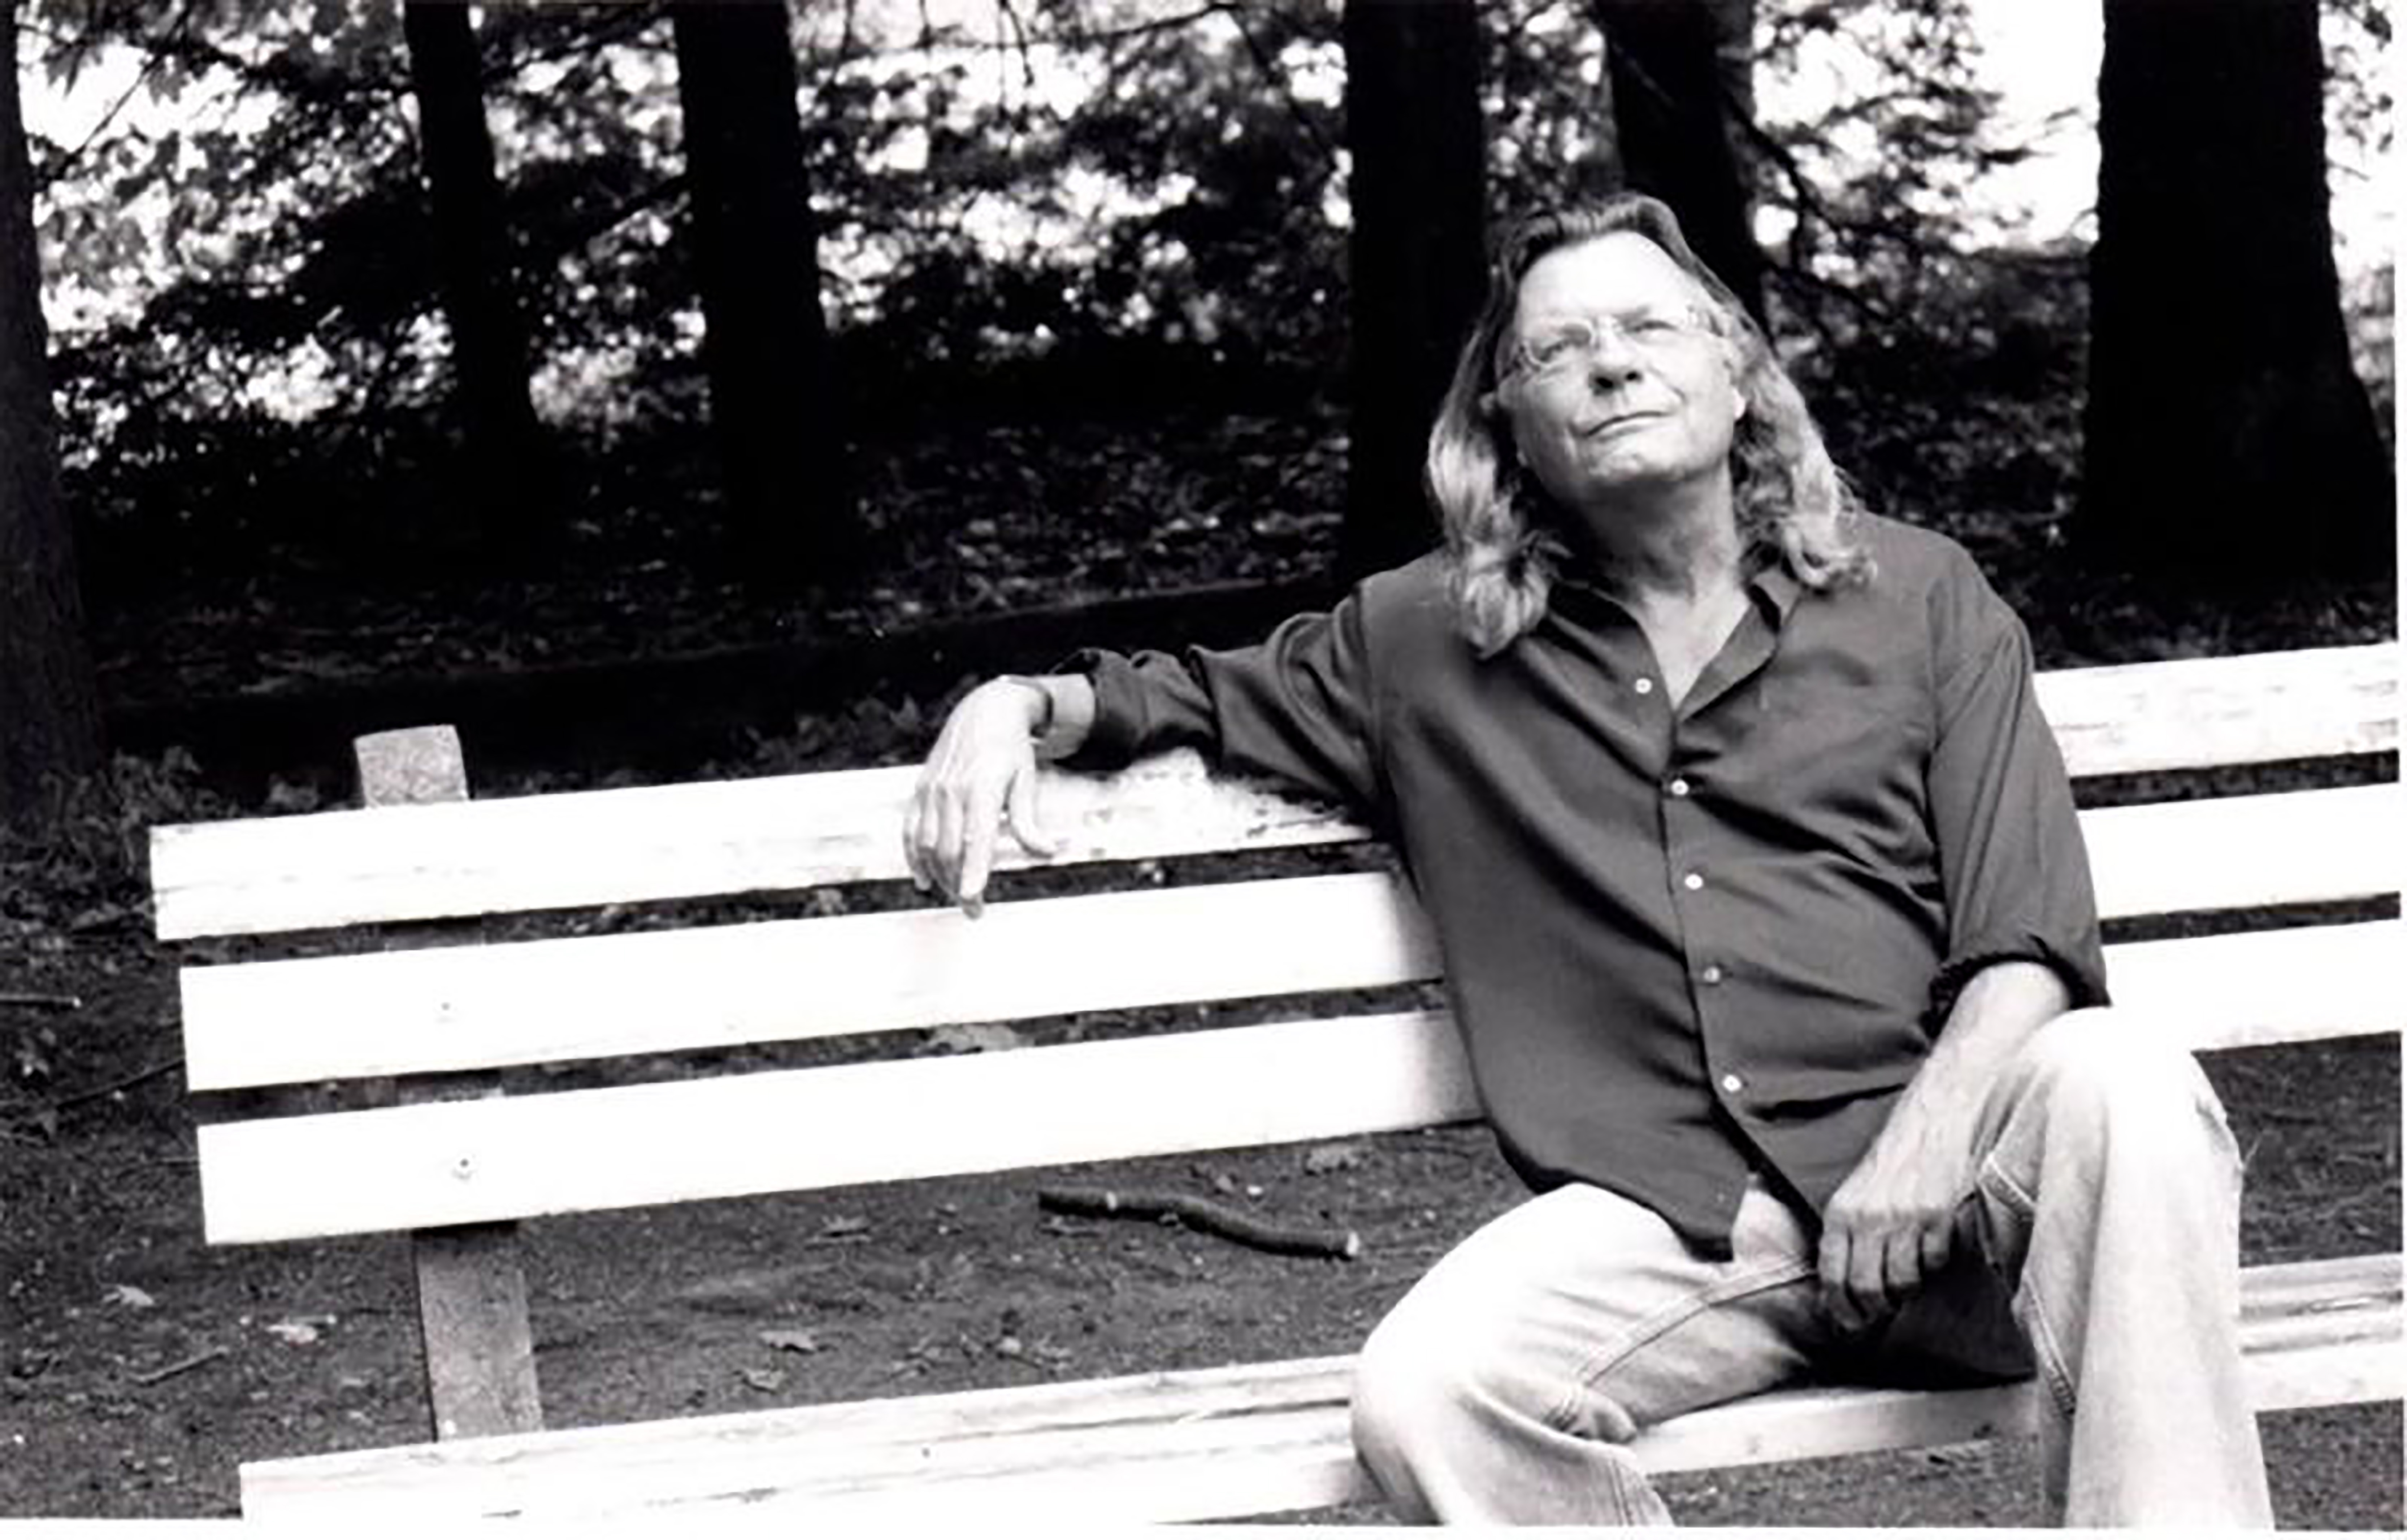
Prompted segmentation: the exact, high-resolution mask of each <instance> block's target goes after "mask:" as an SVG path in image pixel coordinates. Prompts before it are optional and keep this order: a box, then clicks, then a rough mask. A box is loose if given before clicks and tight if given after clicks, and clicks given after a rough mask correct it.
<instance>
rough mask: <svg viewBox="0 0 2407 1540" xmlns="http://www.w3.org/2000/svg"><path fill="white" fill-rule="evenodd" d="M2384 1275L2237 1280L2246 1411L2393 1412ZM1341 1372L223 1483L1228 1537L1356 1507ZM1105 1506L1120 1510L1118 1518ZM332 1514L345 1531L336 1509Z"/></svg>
mask: <svg viewBox="0 0 2407 1540" xmlns="http://www.w3.org/2000/svg"><path fill="white" fill-rule="evenodd" d="M2242 1337H2243V1344H2244V1346H2245V1348H2246V1350H2247V1353H2248V1372H2249V1380H2250V1387H2251V1391H2252V1394H2253V1396H2254V1398H2255V1401H2256V1404H2257V1406H2258V1407H2259V1408H2260V1409H2263V1410H2273V1409H2282V1408H2288V1407H2294V1406H2318V1405H2329V1404H2335V1403H2339V1402H2343V1401H2354V1400H2362V1399H2372V1398H2376V1397H2381V1396H2392V1395H2397V1394H2398V1393H2400V1390H2401V1388H2402V1385H2407V1355H2402V1353H2401V1350H2400V1259H2399V1258H2398V1257H2396V1256H2365V1257H2348V1258H2340V1259H2334V1260H2330V1261H2324V1262H2314V1263H2298V1264H2276V1265H2273V1266H2266V1267H2256V1268H2250V1269H2248V1270H2247V1271H2246V1272H2245V1273H2244V1274H2243V1304H2242ZM1351 1363H1352V1360H1351V1359H1349V1358H1345V1357H1333V1358H1321V1359H1309V1360H1297V1361H1291V1362H1288V1363H1265V1364H1259V1365H1241V1366H1236V1367H1232V1368H1219V1369H1209V1370H1202V1371H1189V1372H1182V1373H1169V1374H1158V1375H1148V1376H1142V1377H1129V1378H1118V1379H1109V1380H1089V1381H1083V1382H1075V1383H1070V1384H1048V1385H1038V1386H1033V1387H1029V1388H1026V1389H1003V1390H987V1391H972V1392H960V1393H956V1394H952V1395H947V1396H928V1397H914V1398H907V1399H901V1400H892V1401H872V1402H856V1403H849V1404H843V1405H832V1406H805V1407H795V1408H788V1409H782V1410H776V1411H770V1412H761V1413H745V1414H737V1415H733V1416H719V1417H711V1418H694V1419H686V1420H672V1421H667V1422H662V1423H650V1424H635V1425H621V1426H618V1427H611V1428H600V1429H591V1430H582V1429H577V1430H566V1431H562V1432H556V1433H545V1434H522V1435H517V1436H513V1437H506V1438H491V1439H476V1440H468V1441H464V1442H458V1443H452V1444H446V1445H418V1446H411V1447H407V1448H395V1449H378V1450H364V1451H357V1452H350V1453H343V1454H332V1455H319V1456H312V1457H306V1458H304V1459H299V1460H290V1461H278V1462H260V1463H253V1464H248V1465H245V1466H244V1467H243V1471H242V1478H243V1507H244V1510H245V1512H246V1514H247V1515H249V1516H250V1517H254V1518H265V1519H301V1518H312V1517H317V1516H318V1515H320V1513H331V1512H335V1511H336V1510H337V1509H340V1508H345V1507H346V1506H347V1505H357V1504H363V1503H372V1504H374V1505H375V1509H374V1511H376V1512H377V1513H378V1515H379V1516H380V1517H398V1516H401V1515H408V1516H410V1517H413V1518H420V1517H422V1518H434V1517H446V1516H458V1515H465V1514H473V1513H492V1512H516V1513H526V1514H534V1515H541V1516H547V1517H574V1516H577V1515H578V1514H581V1513H588V1512H597V1511H605V1510H610V1509H623V1507H625V1506H627V1505H634V1506H637V1507H642V1506H671V1505H711V1506H718V1505H728V1506H736V1505H741V1506H743V1507H746V1508H753V1507H759V1506H763V1505H771V1506H776V1505H788V1504H802V1503H808V1504H812V1505H814V1507H815V1516H816V1517H824V1518H839V1519H842V1518H858V1519H903V1518H906V1517H907V1518H914V1519H918V1518H929V1519H933V1518H937V1517H942V1516H945V1515H947V1514H950V1515H954V1516H961V1515H965V1514H968V1513H971V1512H976V1513H977V1514H979V1515H980V1516H981V1518H982V1519H984V1520H985V1521H989V1522H990V1521H992V1520H993V1519H995V1518H996V1517H998V1516H1002V1515H1007V1514H1009V1513H1029V1512H1036V1511H1043V1510H1044V1508H1045V1505H1050V1504H1055V1503H1058V1502H1059V1501H1062V1500H1067V1499H1073V1498H1075V1502H1074V1504H1073V1505H1072V1507H1071V1508H1069V1509H1066V1510H1063V1509H1059V1508H1057V1509H1055V1511H1075V1512H1077V1513H1079V1514H1080V1515H1081V1516H1092V1517H1097V1518H1105V1519H1137V1518H1145V1519H1207V1518H1236V1517H1246V1516H1251V1515H1260V1514H1264V1513H1275V1512H1280V1511H1284V1510H1287V1509H1291V1508H1303V1507H1310V1506H1319V1505H1329V1504H1334V1503H1340V1502H1346V1501H1350V1500H1353V1499H1356V1498H1360V1497H1366V1496H1369V1495H1370V1489H1369V1488H1368V1486H1367V1485H1366V1484H1364V1482H1363V1478H1362V1476H1361V1474H1360V1470H1359V1468H1358V1467H1357V1466H1356V1465H1355V1462H1354V1459H1353V1453H1352V1449H1351V1447H1350V1444H1349V1442H1348V1438H1347V1430H1346V1409H1345V1408H1346V1394H1347V1390H1348V1382H1349V1379H1350V1369H1351ZM2032 1413H2033V1407H2032V1405H2031V1403H2030V1392H2029V1389H2028V1388H2027V1387H2024V1386H2008V1387H2001V1388H1995V1389H1984V1390H1977V1391H1961V1392H1942V1393H1937V1394H1932V1393H1928V1392H1898V1391H1879V1390H1867V1389H1860V1388H1851V1387H1804V1388H1799V1389H1794V1390H1788V1391H1782V1392H1773V1393H1772V1394H1769V1395H1764V1396H1759V1397H1755V1398H1751V1399H1750V1400H1748V1401H1745V1402H1743V1403H1740V1404H1737V1405H1735V1406H1724V1407H1715V1408H1711V1409H1708V1410H1706V1411H1702V1412H1698V1413H1693V1414H1691V1415H1689V1416H1688V1417H1683V1418H1680V1419H1678V1420H1674V1421H1673V1422H1670V1423H1667V1424H1664V1425H1662V1426H1661V1427H1659V1428H1654V1429H1650V1430H1648V1431H1647V1432H1646V1433H1645V1434H1643V1435H1642V1436H1641V1438H1640V1439H1639V1441H1638V1442H1637V1444H1636V1445H1635V1446H1634V1448H1636V1450H1637V1451H1638V1453H1639V1454H1640V1456H1641V1458H1642V1459H1644V1460H1645V1462H1646V1464H1647V1465H1648V1467H1649V1468H1650V1469H1653V1470H1657V1471H1670V1470H1686V1469H1696V1468H1704V1467H1717V1466H1727V1465H1734V1464H1745V1463H1757V1462H1768V1461H1778V1460H1795V1459H1805V1458H1813V1457H1816V1456H1823V1455H1835V1454H1847V1453H1858V1452H1863V1451H1866V1450H1871V1449H1882V1448H1904V1447H1913V1446H1920V1445H1934V1444H1949V1443H1956V1442H1960V1441H1963V1440H1965V1439H1970V1438H1978V1437H1985V1436H1989V1435H1992V1434H1999V1433H2012V1432H2019V1431H2023V1430H2026V1429H2028V1428H2029V1427H2030V1426H2031V1417H2032ZM1123 1504H1125V1506H1124V1505H1123ZM348 1511H360V1510H359V1509H357V1508H349V1509H348Z"/></svg>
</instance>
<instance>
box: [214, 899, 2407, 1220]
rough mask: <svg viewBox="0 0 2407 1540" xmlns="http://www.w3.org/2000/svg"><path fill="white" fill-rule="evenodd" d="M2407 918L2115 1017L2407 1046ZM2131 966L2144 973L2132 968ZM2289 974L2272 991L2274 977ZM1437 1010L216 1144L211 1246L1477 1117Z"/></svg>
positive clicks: (2252, 953)
mask: <svg viewBox="0 0 2407 1540" xmlns="http://www.w3.org/2000/svg"><path fill="white" fill-rule="evenodd" d="M2402 942H2407V924H2402V923H2401V922H2399V921H2376V922H2365V923H2360V924H2355V925H2324V926H2313V927H2306V928H2301V929H2296V930H2289V931H2269V932H2261V933H2257V934H2253V935H2251V934H2243V935H2235V936H2216V937H2208V938H2199V939H2189V940H2174V941H2158V942H2144V943H2133V944H2130V945H2125V946H2116V947H2113V948H2110V949H2109V953H2108V966H2109V968H2110V970H2111V973H2112V976H2113V978H2114V980H2115V989H2116V992H2117V995H2118V997H2119V998H2121V999H2122V1000H2123V1001H2124V1002H2125V1003H2127V1004H2129V1006H2131V1007H2132V1008H2133V1009H2135V1010H2138V1011H2140V1012H2142V1013H2143V1014H2144V1015H2146V1016H2150V1017H2154V1018H2157V1019H2158V1021H2160V1022H2161V1024H2162V1027H2163V1029H2164V1030H2165V1031H2167V1032H2168V1034H2169V1035H2171V1036H2172V1037H2174V1038H2178V1039H2179V1040H2181V1041H2183V1042H2185V1043H2186V1045H2188V1046H2191V1047H2211V1046H2220V1045H2223V1044H2227V1043H2230V1042H2238V1041H2253V1040H2278V1039H2281V1038H2291V1037H2300V1036H2310V1035H2315V1033H2316V1031H2317V1030H2318V1029H2326V1028H2329V1025H2330V1024H2332V1023H2334V1022H2339V1023H2343V1024H2344V1026H2343V1030H2349V1031H2358V1032H2366V1031H2379V1030H2386V1029H2387V1030H2397V1029H2398V1027H2399V1025H2400V1013H2401V1010H2402V1003H2401V1000H2400V996H2399V994H2398V992H2397V990H2396V989H2395V988H2394V987H2393V985H2392V983H2391V982H2390V974H2389V972H2388V970H2387V968H2386V966H2385V965H2386V962H2387V961H2388V960H2389V959H2392V958H2395V957H2396V956H2397V955H2399V954H2400V947H2401V945H2402ZM2134 961H2136V966H2128V967H2127V963H2133V962H2134ZM2276 970H2279V971H2276ZM1476 1112H1477V1100H1476V1096H1475V1094H1474V1090H1473V1087H1472V1084H1471V1081H1470V1079H1469V1074H1468V1070H1467V1068H1466V1067H1464V1066H1463V1064H1462V1062H1461V1058H1460V1050H1459V1049H1458V1047H1457V1046H1456V1041H1455V1037H1454V1032H1453V1028H1452V1026H1451V1024H1450V1023H1449V1022H1448V1021H1447V1020H1446V1018H1445V1016H1444V1015H1443V1014H1434V1013H1427V1014H1425V1013H1417V1012H1408V1013H1403V1014H1389V1015H1375V1016H1346V1017H1338V1018H1334V1019H1329V1020H1322V1021H1312V1022H1290V1023H1280V1024H1272V1025H1267V1026H1249V1027H1228V1028H1218V1029H1212V1030H1206V1031H1201V1032H1189V1033H1182V1034H1176V1035H1172V1036H1167V1037H1147V1038H1129V1039H1123V1040H1118V1041H1112V1042H1099V1043H1082V1044H1075V1045H1071V1046H1067V1047H1060V1048H1032V1049H1022V1050H1018V1051H1015V1052H1011V1053H981V1054H973V1055H966V1056H959V1057H948V1058H934V1059H903V1060H890V1061H883V1062H877V1063H871V1064H860V1065H841V1066H833V1067H822V1068H812V1069H801V1070H782V1071H772V1072H765V1073H757V1074H750V1075H737V1076H727V1077H720V1078H716V1079H709V1080H700V1081H670V1082H663V1083H658V1084H650V1085H640V1086H630V1087H617V1088H611V1089H605V1090H595V1091H570V1092H560V1093H553V1094H548V1095H528V1096H513V1097H509V1098H506V1099H502V1100H487V1101H473V1102H457V1103H444V1104H434V1105H427V1106H420V1107H410V1108H400V1109H378V1110H373V1111H364V1112H347V1113H332V1114H322V1115H319V1116H312V1117H300V1118H283V1119H274V1120H266V1121H261V1122H251V1123H223V1124H218V1125H215V1126H210V1127H205V1128H203V1129H202V1130H201V1136H200V1137H201V1163H202V1168H203V1176H202V1194H203V1208H204V1210H205V1213H206V1215H207V1233H208V1238H209V1239H210V1240H212V1241H235V1240H277V1239H291V1238H298V1237H303V1236H319V1235H345V1234H352V1233H361V1232H369V1231H377V1230H387V1229H398V1228H405V1227H410V1226H421V1225H433V1224H454V1223H461V1222H471V1221H478V1220H491V1219H504V1218H525V1217H532V1216H534V1215H538V1214H549V1213H562V1212H569V1211H575V1210H580V1209H588V1208H619V1207H626V1206H633V1205H640V1204H649V1203H666V1202H677V1201H685V1200H691V1199H698V1198H715V1197H733V1196H740V1195H744V1194H753V1193H765V1192H779V1191H790V1190H806V1189H816V1188H824V1187H837V1186H847V1185H851V1184H854V1183H859V1182H868V1181H884V1180H911V1179H917V1178H922V1177H933V1176H943V1175H952V1174H958V1173H963V1172H976V1171H989V1170H1002V1169H1010V1168H1016V1167H1021V1166H1046V1165H1052V1164H1056V1163H1064V1162H1072V1161H1080V1160H1090V1159H1099V1158H1105V1157H1115V1158H1117V1157H1128V1156H1136V1155H1146V1154H1168V1153H1176V1152H1181V1151H1193V1150H1205V1149H1218V1148H1227V1147H1232V1146H1241V1145H1243V1146H1251V1145H1259V1144H1273V1143H1283V1142H1289V1141H1295V1140H1305V1139H1316V1138H1335V1137H1345V1136H1348V1135H1354V1134H1362V1133H1371V1132H1377V1131H1381V1130H1387V1129H1396V1128H1410V1127H1417V1126H1422V1125H1425V1124H1428V1123H1444V1122H1448V1121H1454V1120H1460V1119H1464V1118H1469V1117H1473V1116H1475V1115H1476Z"/></svg>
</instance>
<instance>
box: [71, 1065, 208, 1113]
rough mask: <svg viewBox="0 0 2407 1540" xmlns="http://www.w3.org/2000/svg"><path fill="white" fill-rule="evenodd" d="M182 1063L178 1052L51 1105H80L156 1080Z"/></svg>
mask: <svg viewBox="0 0 2407 1540" xmlns="http://www.w3.org/2000/svg"><path fill="white" fill-rule="evenodd" d="M183 1063H184V1060H183V1056H182V1055H181V1054H178V1055H177V1056H176V1057H175V1058H172V1059H169V1060H167V1061H165V1062H164V1063H163V1064H154V1065H152V1066H151V1067H150V1068H148V1069H137V1070H135V1072H134V1073H133V1074H131V1075H128V1076H126V1077H125V1078H124V1079H123V1080H117V1081H109V1082H108V1083H107V1085H95V1086H93V1088H92V1089H91V1090H89V1091H78V1092H77V1093H76V1094H75V1095H72V1096H61V1097H60V1098H59V1099H58V1101H57V1102H56V1103H55V1104H53V1105H55V1106H57V1107H59V1108H62V1109H64V1108H69V1107H80V1106H82V1105H83V1104H84V1103H85V1102H88V1101H98V1100H100V1098H101V1097H103V1096H113V1095H116V1094H117V1093H119V1092H120V1091H130V1090H132V1089H133V1088H134V1087H135V1086H137V1085H140V1084H141V1083H142V1082H143V1081H150V1080H156V1079H158V1078H159V1077H160V1076H162V1075H164V1074H165V1073H166V1072H167V1071H168V1070H170V1069H177V1068H180V1067H182V1066H183Z"/></svg>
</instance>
